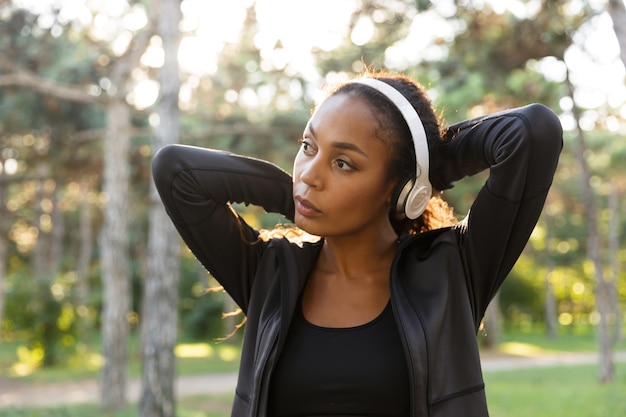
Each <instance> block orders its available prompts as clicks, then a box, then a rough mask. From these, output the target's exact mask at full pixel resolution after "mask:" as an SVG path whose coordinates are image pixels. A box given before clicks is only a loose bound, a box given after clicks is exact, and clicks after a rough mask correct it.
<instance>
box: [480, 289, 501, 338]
mask: <svg viewBox="0 0 626 417" xmlns="http://www.w3.org/2000/svg"><path fill="white" fill-rule="evenodd" d="M501 340H502V314H501V312H500V291H498V292H497V293H496V295H495V296H494V297H493V300H491V302H490V303H489V306H488V307H487V311H486V312H485V344H484V345H485V347H486V348H487V349H490V350H494V349H497V348H498V345H499V344H500V341H501Z"/></svg>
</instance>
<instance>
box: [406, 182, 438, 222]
mask: <svg viewBox="0 0 626 417" xmlns="http://www.w3.org/2000/svg"><path fill="white" fill-rule="evenodd" d="M432 194H433V190H432V188H431V187H430V184H427V185H424V184H421V185H420V184H417V185H415V186H414V187H412V188H411V190H410V192H409V195H408V196H407V199H406V202H405V204H404V214H405V215H406V217H408V218H409V219H411V220H415V219H417V218H418V217H419V216H421V215H422V213H423V212H424V210H426V207H427V206H428V203H429V202H430V198H431V197H432Z"/></svg>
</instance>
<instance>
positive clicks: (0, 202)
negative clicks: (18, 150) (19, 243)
mask: <svg viewBox="0 0 626 417" xmlns="http://www.w3.org/2000/svg"><path fill="white" fill-rule="evenodd" d="M4 162H5V160H4V158H3V157H2V153H0V341H2V321H3V319H4V300H5V293H4V288H5V285H4V282H5V281H6V272H7V252H8V250H7V248H8V243H7V239H8V234H9V227H10V223H9V210H7V208H6V201H7V196H8V194H9V193H8V190H7V189H8V188H9V183H8V179H7V177H8V175H7V173H6V171H5V169H4Z"/></svg>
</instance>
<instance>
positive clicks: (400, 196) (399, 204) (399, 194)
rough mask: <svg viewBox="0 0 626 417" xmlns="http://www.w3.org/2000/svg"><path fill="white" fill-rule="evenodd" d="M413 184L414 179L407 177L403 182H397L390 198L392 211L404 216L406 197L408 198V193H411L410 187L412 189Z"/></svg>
mask: <svg viewBox="0 0 626 417" xmlns="http://www.w3.org/2000/svg"><path fill="white" fill-rule="evenodd" d="M414 184H415V180H414V179H413V178H409V179H407V180H406V181H404V182H403V183H400V184H398V186H397V187H396V190H395V191H394V193H393V198H392V200H391V204H392V207H394V211H395V213H396V214H401V215H402V216H406V213H405V210H404V209H405V207H406V203H407V199H408V198H409V194H410V193H411V189H413V185H414Z"/></svg>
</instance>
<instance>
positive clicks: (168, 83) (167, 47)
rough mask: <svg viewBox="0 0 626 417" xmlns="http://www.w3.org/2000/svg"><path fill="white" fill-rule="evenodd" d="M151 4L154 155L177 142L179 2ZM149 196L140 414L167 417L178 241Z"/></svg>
mask: <svg viewBox="0 0 626 417" xmlns="http://www.w3.org/2000/svg"><path fill="white" fill-rule="evenodd" d="M157 4H158V7H159V10H158V11H159V13H158V16H159V19H158V32H159V35H160V36H161V39H162V42H163V49H164V63H163V67H162V68H161V71H160V74H159V81H160V84H161V91H160V98H159V101H158V103H157V109H156V111H157V114H158V116H159V125H158V127H157V128H156V129H155V132H154V147H153V149H154V150H155V151H156V150H158V149H159V148H161V147H163V146H164V145H166V144H169V143H176V142H179V141H180V121H179V119H180V111H179V107H178V92H179V89H180V77H179V69H178V58H177V57H178V45H179V42H180V38H179V37H180V33H179V30H178V24H179V21H180V18H181V11H180V0H161V1H159V2H158V3H157ZM150 195H151V207H150V231H149V236H148V250H149V252H148V268H147V277H146V278H145V280H144V295H143V303H142V310H143V314H142V337H141V339H142V341H143V344H144V345H143V378H142V392H141V403H140V416H142V417H157V416H158V417H173V416H174V415H175V399H174V381H175V373H176V366H175V365H176V358H175V356H174V347H175V345H176V338H177V329H178V285H179V263H180V262H179V256H180V239H179V237H178V233H177V231H176V229H175V228H174V226H173V224H172V222H171V220H170V219H169V217H168V215H167V213H166V212H165V210H164V208H163V205H162V204H161V202H160V199H159V196H158V194H157V191H156V188H155V186H154V183H151V186H150Z"/></svg>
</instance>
